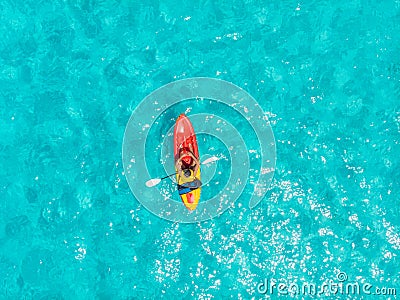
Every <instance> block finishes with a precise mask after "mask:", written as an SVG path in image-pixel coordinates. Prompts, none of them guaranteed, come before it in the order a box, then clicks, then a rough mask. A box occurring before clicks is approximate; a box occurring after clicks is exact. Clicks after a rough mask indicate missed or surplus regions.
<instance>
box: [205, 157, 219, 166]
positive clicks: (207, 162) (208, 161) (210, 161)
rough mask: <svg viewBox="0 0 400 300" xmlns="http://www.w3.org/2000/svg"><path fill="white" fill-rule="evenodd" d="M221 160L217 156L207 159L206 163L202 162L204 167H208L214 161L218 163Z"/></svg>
mask: <svg viewBox="0 0 400 300" xmlns="http://www.w3.org/2000/svg"><path fill="white" fill-rule="evenodd" d="M218 159H219V158H218V157H216V156H211V157H209V158H207V159H206V160H205V161H203V162H201V164H202V165H207V164H209V163H212V162H214V161H217V160H218Z"/></svg>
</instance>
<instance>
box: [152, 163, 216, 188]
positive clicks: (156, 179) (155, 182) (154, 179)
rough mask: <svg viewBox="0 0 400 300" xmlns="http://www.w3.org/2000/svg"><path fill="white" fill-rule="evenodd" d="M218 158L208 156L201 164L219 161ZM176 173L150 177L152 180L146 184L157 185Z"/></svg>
mask: <svg viewBox="0 0 400 300" xmlns="http://www.w3.org/2000/svg"><path fill="white" fill-rule="evenodd" d="M217 160H218V157H216V156H211V157H209V158H207V159H206V160H205V161H203V162H201V164H202V165H207V164H209V163H212V162H214V161H217ZM176 174H177V173H176V172H175V173H173V174H170V175H168V176H165V177H162V178H153V179H150V180H148V181H146V186H147V187H153V186H156V185H157V184H159V183H160V182H161V180H164V179H166V178H169V177H171V176H174V175H176Z"/></svg>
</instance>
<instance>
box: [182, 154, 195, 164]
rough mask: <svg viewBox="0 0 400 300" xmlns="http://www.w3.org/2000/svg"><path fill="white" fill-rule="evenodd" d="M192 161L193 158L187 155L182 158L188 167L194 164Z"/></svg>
mask: <svg viewBox="0 0 400 300" xmlns="http://www.w3.org/2000/svg"><path fill="white" fill-rule="evenodd" d="M192 160H193V158H192V157H191V156H189V155H185V156H184V157H182V161H183V163H184V164H185V165H187V166H190V165H191V164H192Z"/></svg>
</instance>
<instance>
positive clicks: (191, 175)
mask: <svg viewBox="0 0 400 300" xmlns="http://www.w3.org/2000/svg"><path fill="white" fill-rule="evenodd" d="M189 171H190V176H189V177H186V176H185V175H183V176H180V181H181V182H182V183H186V182H192V181H194V180H195V179H196V177H195V176H194V174H193V170H191V169H189Z"/></svg>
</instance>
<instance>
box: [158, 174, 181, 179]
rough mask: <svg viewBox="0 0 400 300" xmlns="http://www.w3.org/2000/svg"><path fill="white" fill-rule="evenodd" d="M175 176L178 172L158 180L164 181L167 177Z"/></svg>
mask: <svg viewBox="0 0 400 300" xmlns="http://www.w3.org/2000/svg"><path fill="white" fill-rule="evenodd" d="M176 174H178V172H175V173H174V174H170V175H168V176H165V177H163V178H160V179H161V180H163V179H166V178H168V177H171V176H174V175H176Z"/></svg>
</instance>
